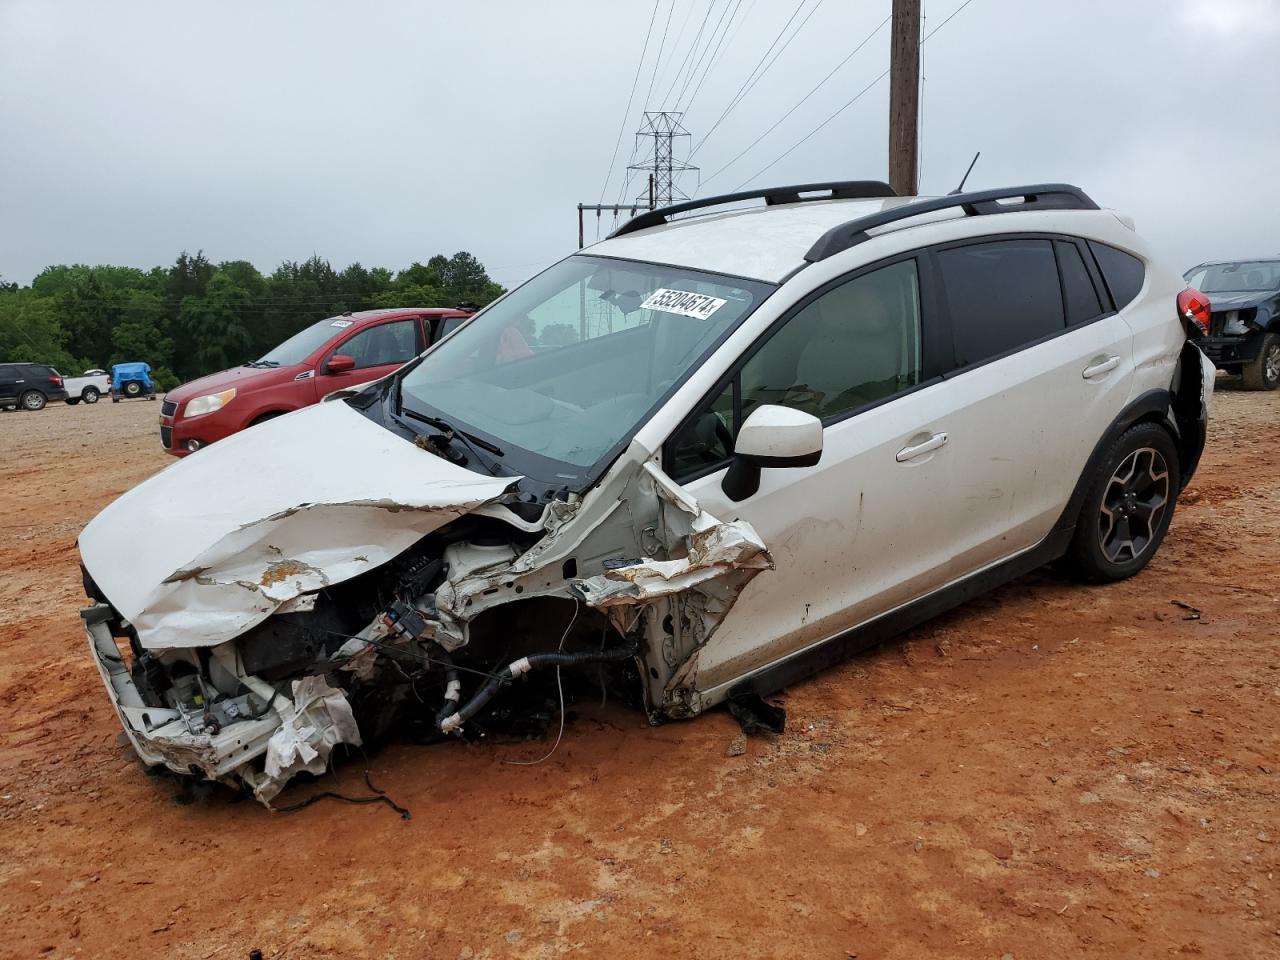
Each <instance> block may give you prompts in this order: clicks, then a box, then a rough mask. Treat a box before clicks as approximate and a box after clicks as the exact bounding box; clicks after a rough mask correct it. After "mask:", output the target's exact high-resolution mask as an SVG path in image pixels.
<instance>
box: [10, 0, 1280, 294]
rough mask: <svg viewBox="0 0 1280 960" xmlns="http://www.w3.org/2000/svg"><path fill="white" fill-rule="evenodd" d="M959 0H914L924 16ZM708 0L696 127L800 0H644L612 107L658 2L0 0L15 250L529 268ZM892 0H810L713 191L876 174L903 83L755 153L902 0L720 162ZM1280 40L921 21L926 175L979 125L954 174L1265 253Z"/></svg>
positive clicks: (1271, 23)
mask: <svg viewBox="0 0 1280 960" xmlns="http://www.w3.org/2000/svg"><path fill="white" fill-rule="evenodd" d="M673 2H674V10H673V11H672V10H671V6H672V3H673ZM963 2H964V0H925V11H926V18H927V23H926V28H925V29H926V31H927V30H930V29H933V28H934V27H936V26H938V25H939V24H940V23H941V22H942V20H943V19H945V18H946V17H947V16H948V15H950V14H951V13H952V12H953V11H955V10H957V9H959V8H960V6H961V5H962V3H963ZM709 4H710V11H711V12H710V17H709V19H708V23H707V28H706V29H707V31H708V32H710V31H712V30H713V29H714V27H715V25H716V24H717V23H720V24H721V30H722V36H723V37H724V41H723V44H722V45H721V46H720V48H719V51H718V54H719V55H718V59H716V60H714V62H712V61H711V60H710V58H708V59H707V60H705V61H703V64H704V66H705V65H706V64H710V69H709V70H707V71H706V73H705V80H704V79H701V78H702V74H701V73H699V74H696V75H695V77H694V80H693V82H692V83H690V84H689V86H688V87H687V88H686V90H685V96H684V98H683V101H682V102H681V106H682V107H683V106H685V105H686V102H687V110H686V113H685V118H684V122H685V126H686V127H687V128H688V129H689V130H690V131H691V132H692V133H693V137H692V138H691V140H690V141H686V143H685V145H684V148H683V149H684V152H687V151H688V149H689V148H690V147H692V146H693V145H695V144H699V141H701V139H702V137H703V135H704V134H706V132H707V131H708V130H709V129H710V128H711V127H712V125H713V124H714V123H715V122H716V121H717V119H718V118H720V117H721V114H722V113H723V112H724V110H725V107H726V106H727V104H728V103H729V101H730V99H731V98H732V97H733V96H734V94H735V92H736V91H737V90H738V89H739V88H740V87H741V85H742V84H743V81H744V80H746V79H747V77H748V75H749V74H750V73H751V71H752V69H753V68H754V67H756V66H757V64H758V63H759V62H760V60H761V57H762V55H764V53H765V51H766V50H767V49H768V48H769V46H770V44H771V43H773V42H774V40H775V38H777V37H778V35H779V31H780V30H782V29H783V27H784V24H786V23H787V21H788V18H790V17H791V15H792V13H793V12H794V11H795V10H796V9H797V2H796V0H659V2H658V6H657V15H656V18H655V19H656V23H655V25H654V27H653V31H652V35H651V36H650V40H649V49H648V52H647V53H646V55H645V59H644V63H643V69H642V70H641V71H640V75H639V83H638V90H637V92H636V95H635V101H634V102H633V104H632V107H631V110H630V113H629V114H626V115H625V121H624V108H625V107H626V104H627V98H628V94H629V92H630V90H631V88H632V83H633V80H634V78H635V77H636V70H637V63H638V61H639V60H640V56H641V49H642V46H643V44H644V40H645V34H646V30H647V29H648V27H649V23H650V18H651V15H652V14H653V12H654V4H653V0H607V2H606V0H581V2H580V0H540V2H536V3H535V2H530V0H469V2H464V3H458V2H437V0H430V2H428V0H416V2H411V0H401V2H390V0H387V2H377V0H370V2H364V3H358V4H357V3H350V2H318V0H307V2H302V0H296V2H295V0H290V2H283V0H282V2H268V0H256V2H235V0H221V2H217V3H212V2H204V3H180V2H173V0H163V2H142V0H130V2H118V3H103V2H73V0H0V277H3V278H4V279H6V280H17V281H20V282H22V283H27V282H29V281H30V280H31V278H32V276H34V275H35V274H36V273H37V272H38V271H39V270H40V269H41V268H42V267H44V266H45V265H47V264H52V263H76V262H81V263H117V264H128V265H135V266H139V267H150V266H153V265H157V264H164V265H167V264H169V263H171V262H172V261H173V260H174V258H175V257H176V255H177V254H178V252H179V251H180V250H183V249H186V250H189V251H193V252H194V251H195V250H196V249H203V250H204V251H205V253H206V254H207V255H208V256H209V257H210V258H211V259H213V260H215V261H216V260H224V259H248V260H251V261H253V262H254V263H255V264H257V266H258V267H259V268H260V269H262V270H264V271H269V270H271V269H272V268H273V267H274V266H275V265H276V264H277V263H279V262H280V261H281V260H283V259H302V258H305V257H307V256H310V255H311V254H312V253H317V254H320V255H321V256H323V257H326V258H328V259H329V260H330V261H331V262H332V263H333V264H334V265H335V266H337V267H342V266H345V265H346V264H347V263H349V262H351V261H354V260H359V261H361V262H362V263H364V264H366V265H385V266H389V267H392V268H398V267H402V266H405V265H407V264H409V263H410V262H412V261H414V260H426V259H427V258H428V257H430V256H431V255H432V254H434V253H437V252H444V253H452V252H454V251H457V250H469V251H471V252H472V253H474V254H476V255H477V256H478V257H479V258H480V259H481V260H482V261H483V262H484V263H485V264H486V265H487V266H488V267H489V268H490V270H491V273H492V274H493V275H494V276H495V278H496V279H498V280H499V281H501V282H503V283H506V284H508V285H510V284H513V283H516V282H518V281H520V280H522V279H524V278H525V277H526V276H528V275H529V274H530V273H532V272H534V271H535V270H537V269H538V268H540V267H542V266H544V265H546V264H547V263H550V262H552V261H554V260H556V259H559V258H560V257H561V256H563V255H565V254H567V253H569V252H570V251H571V250H572V249H573V247H574V246H575V245H576V241H577V237H576V233H577V219H576V218H577V213H576V210H575V204H576V203H577V202H579V201H584V202H589V203H594V202H597V201H598V200H600V199H601V197H602V196H603V197H604V199H605V201H606V202H613V201H614V200H615V199H616V198H617V197H618V196H619V193H620V190H621V188H622V183H623V181H622V168H624V167H625V165H626V162H627V160H628V159H630V155H631V149H632V143H633V138H632V137H631V131H633V130H634V129H636V128H637V127H638V125H639V121H640V114H641V110H642V108H643V107H644V106H645V105H648V106H649V107H650V108H651V109H658V108H659V107H661V106H664V105H665V106H670V105H671V101H672V100H674V99H676V98H677V97H678V94H679V91H680V87H681V86H682V85H683V80H681V81H680V83H679V84H676V85H675V88H674V90H673V91H672V93H671V94H668V90H669V89H671V87H672V84H673V82H674V81H675V80H676V71H677V68H678V67H679V66H680V64H681V62H682V61H683V58H684V57H685V55H686V51H687V50H688V49H689V47H690V45H691V43H692V42H693V40H694V38H695V35H696V34H697V31H698V26H699V25H700V24H701V23H702V21H703V17H704V14H706V12H707V10H708V6H709ZM889 7H890V0H805V2H804V4H803V5H802V7H801V10H800V13H799V14H798V16H797V17H796V18H795V19H794V20H793V21H792V22H791V28H790V30H789V31H787V33H786V34H785V35H784V41H783V42H786V37H789V36H790V35H791V32H792V31H795V30H796V27H797V26H799V25H800V24H801V23H802V22H803V26H802V27H800V29H799V30H798V32H796V33H795V37H794V40H793V41H792V42H790V44H789V45H788V46H787V47H786V49H785V50H784V51H783V52H782V54H781V55H780V56H779V57H778V58H777V59H776V61H775V62H774V63H773V64H772V66H771V67H770V68H769V69H768V72H766V73H765V74H764V75H763V77H762V78H760V79H759V81H758V82H757V83H756V85H755V86H754V87H753V88H752V89H751V90H750V92H749V93H748V94H747V95H746V96H745V97H744V98H743V99H742V101H741V103H740V104H739V105H738V106H737V107H736V108H735V109H734V110H732V111H731V112H730V113H729V114H728V115H727V116H726V117H725V118H724V119H723V120H722V121H721V122H720V124H719V126H718V127H717V128H716V129H715V130H714V132H712V133H711V135H710V136H709V137H708V138H707V140H706V142H705V143H702V144H700V145H699V149H698V150H697V153H696V156H695V157H694V158H693V161H694V163H696V164H697V165H698V166H700V167H701V168H702V172H701V178H702V182H703V186H702V188H701V192H702V193H707V192H723V191H728V190H732V189H734V188H737V187H739V186H741V185H743V184H744V183H747V184H749V185H751V186H767V185H770V184H773V183H794V182H804V181H815V180H822V179H842V178H843V179H848V178H862V177H874V178H882V177H884V176H886V172H887V159H886V117H887V112H888V83H887V81H886V80H881V81H880V82H879V83H877V84H875V85H874V86H872V87H871V88H870V90H869V91H868V92H867V93H866V94H865V95H864V96H862V98H861V99H859V100H858V101H857V102H855V103H854V104H853V105H852V106H850V107H849V108H848V109H847V110H845V111H844V112H843V113H841V114H840V115H839V116H837V117H836V118H835V119H834V120H831V122H829V123H828V124H827V125H826V126H825V127H824V128H823V129H821V130H820V131H819V132H818V133H816V134H814V135H813V136H812V137H810V139H808V140H806V141H805V142H804V143H802V144H800V145H799V146H798V147H796V148H795V149H794V150H792V151H791V152H790V153H789V154H787V155H786V156H785V157H783V158H782V159H781V160H779V161H778V162H777V163H776V164H775V165H773V166H772V167H770V168H769V169H768V170H767V171H765V172H764V173H763V174H762V175H760V176H757V174H760V172H761V170H762V168H764V167H766V165H768V164H770V163H771V162H772V161H774V160H776V159H777V158H778V157H779V156H780V155H782V154H783V153H784V151H787V150H788V149H789V148H791V147H794V146H795V145H796V144H797V142H798V141H800V140H801V138H803V137H805V136H806V135H807V134H809V133H810V132H811V131H813V130H814V128H816V127H817V126H818V125H819V124H820V123H821V122H822V121H823V120H826V119H827V118H828V117H830V116H831V115H832V114H833V113H834V112H835V111H836V110H837V108H839V107H840V106H841V105H842V104H844V103H846V102H848V101H849V100H850V99H851V98H853V97H854V95H855V94H857V93H859V91H861V90H863V89H864V88H865V87H867V85H868V84H871V83H872V81H873V80H875V78H876V77H877V76H879V74H880V73H881V72H882V71H883V70H884V69H885V68H886V66H887V64H888V32H887V29H882V30H880V31H879V32H878V33H876V34H875V35H874V36H873V37H872V39H871V40H870V42H868V43H867V44H866V46H865V47H864V48H863V49H862V50H861V51H860V52H858V53H857V54H855V55H854V56H853V57H852V59H850V60H849V62H848V63H847V64H845V66H844V67H842V68H841V69H840V70H839V71H838V72H837V73H836V74H835V75H834V76H833V77H832V78H831V79H830V80H829V81H828V82H827V83H826V84H825V85H824V86H823V87H822V88H821V89H819V90H818V91H817V92H816V93H814V94H813V95H812V96H811V97H810V98H809V99H808V100H807V101H806V102H805V103H804V104H803V105H801V106H800V107H799V109H797V110H795V112H794V113H793V114H792V115H791V116H790V117H788V118H787V119H786V120H785V121H784V122H783V123H782V124H780V125H779V126H778V127H777V129H776V130H774V131H773V132H772V133H770V134H769V135H768V136H766V137H765V138H764V139H763V140H761V142H760V143H759V144H758V145H756V146H755V147H752V148H751V149H750V150H748V151H747V152H746V153H745V154H744V155H743V156H742V157H741V159H739V160H736V161H735V162H733V163H732V164H731V165H729V166H728V167H727V168H725V169H723V172H720V171H721V170H722V168H724V166H725V164H729V162H730V161H731V160H733V158H734V157H735V156H737V155H738V154H739V153H740V152H741V151H743V149H744V148H746V147H748V146H749V145H750V144H751V143H752V141H754V140H755V139H756V138H757V137H759V136H760V135H761V134H762V133H763V132H764V131H765V130H766V129H768V128H769V127H770V126H771V125H772V124H774V123H775V121H777V120H779V118H781V117H782V116H783V115H784V114H786V112H787V111H788V110H790V109H791V108H792V107H793V106H795V104H796V103H797V102H798V101H799V100H800V99H801V98H802V97H803V96H804V95H805V94H806V93H808V92H809V91H810V90H811V89H812V88H813V87H814V86H815V85H816V84H817V83H818V82H819V81H820V80H822V78H823V77H825V76H826V75H827V74H828V73H829V72H830V71H831V70H832V68H833V67H835V66H836V64H838V63H839V62H840V61H841V60H842V59H843V58H844V57H846V56H847V55H848V54H849V52H850V51H851V50H853V48H854V47H855V46H856V45H857V44H858V43H860V42H861V41H862V40H864V39H865V38H866V37H867V36H868V35H869V34H871V33H872V31H873V30H875V29H876V27H877V25H878V24H880V23H881V21H883V20H884V19H885V17H886V16H887V15H888V12H889ZM669 11H671V12H670V21H669V24H668V12H669ZM722 12H723V13H725V18H724V20H723V21H720V20H719V19H718V18H719V17H720V16H721V14H722ZM806 18H808V19H807V20H806ZM726 25H727V27H728V29H727V30H725V29H724V27H725V26H726ZM708 35H709V33H704V35H703V39H704V41H705V39H706V37H707V36H708ZM710 35H713V36H714V35H715V34H710ZM779 46H780V45H779ZM659 48H661V51H662V60H661V62H660V63H659V64H658V69H657V73H656V79H652V78H653V67H654V63H655V59H656V56H657V54H658V52H659ZM777 49H778V47H775V48H774V51H775V53H776V51H777ZM1277 51H1280V0H1073V2H1069V3H1062V2H1058V3H1046V2H1040V0H972V2H970V3H969V4H968V5H967V6H966V7H965V8H964V9H963V10H960V12H959V14H958V15H957V16H956V17H955V19H954V20H952V21H951V22H949V23H947V24H946V25H945V26H943V27H942V28H941V29H940V30H939V31H938V33H937V35H936V36H935V37H934V38H932V39H930V40H929V41H928V43H927V44H926V45H925V47H924V54H923V58H924V74H925V82H924V99H923V141H922V143H923V148H922V179H921V190H922V192H924V193H945V192H946V191H948V190H950V189H951V188H952V187H954V186H955V185H956V182H957V181H958V180H959V178H960V176H961V174H962V173H963V171H964V168H965V166H966V165H967V164H968V162H969V160H970V158H971V157H972V155H973V153H974V151H976V150H981V151H982V159H981V160H980V161H979V164H978V167H977V168H976V170H975V171H974V174H973V176H972V177H971V178H970V181H969V186H971V187H977V188H981V187H989V186H999V185H1007V184H1013V183H1031V182H1037V181H1044V180H1065V181H1068V182H1072V183H1077V184H1079V185H1081V186H1082V187H1084V188H1085V189H1086V190H1087V191H1088V192H1089V193H1091V194H1092V195H1093V196H1094V197H1095V199H1097V200H1098V201H1099V202H1100V203H1102V204H1103V205H1106V206H1113V207H1116V208H1118V209H1121V210H1124V211H1125V212H1127V213H1129V214H1130V215H1132V216H1133V217H1134V218H1135V219H1136V220H1137V225H1138V228H1139V230H1140V231H1142V232H1143V234H1144V235H1146V236H1147V237H1148V238H1149V239H1150V240H1151V241H1152V242H1153V243H1154V244H1155V245H1156V247H1157V249H1158V250H1159V251H1161V252H1162V253H1163V254H1164V255H1165V256H1166V257H1167V258H1168V261H1169V263H1170V265H1172V266H1175V267H1177V268H1178V269H1179V270H1181V269H1184V268H1185V267H1187V266H1190V265H1192V264H1194V263H1195V262H1197V261H1199V260H1202V259H1208V258H1217V257H1229V256H1248V255H1259V254H1280V228H1278V227H1277V222H1278V220H1280V217H1278V214H1280V176H1278V175H1277V172H1276V171H1277V166H1278V164H1280V106H1278V105H1280V58H1278V57H1277ZM691 59H696V58H691ZM651 83H652V94H651V95H649V88H650V85H651ZM695 91H696V92H695ZM664 101H665V103H664ZM620 125H622V127H623V129H624V131H625V135H624V137H623V139H622V145H621V149H620V150H619V155H618V157H617V160H616V162H615V163H614V165H613V166H612V168H611V167H610V157H611V155H612V154H613V152H614V146H615V143H616V142H617V137H618V132H619V128H620ZM610 171H611V172H610ZM606 176H608V180H607V181H606ZM681 186H682V187H683V188H684V189H685V190H686V191H688V192H689V193H691V194H694V193H697V192H699V181H698V175H697V174H689V175H686V177H685V178H684V179H683V180H682V181H681ZM633 188H634V189H633V190H632V191H631V193H635V192H637V190H638V188H639V184H633ZM611 220H612V218H611V217H606V218H605V219H604V221H603V227H604V229H605V230H607V229H608V228H609V227H610V226H611ZM594 236H595V224H594V222H592V223H591V224H590V225H589V229H588V240H589V241H590V240H591V239H593V238H594Z"/></svg>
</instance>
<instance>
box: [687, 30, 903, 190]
mask: <svg viewBox="0 0 1280 960" xmlns="http://www.w3.org/2000/svg"><path fill="white" fill-rule="evenodd" d="M890 19H892V18H891V17H885V18H884V19H883V20H881V21H880V24H879V26H877V27H876V28H875V29H874V30H872V31H871V32H870V33H869V34H867V36H866V38H865V39H864V40H863V41H862V42H861V43H860V44H858V45H857V46H856V47H854V48H853V50H852V51H851V52H850V53H849V55H848V56H847V57H845V58H844V59H843V60H841V61H840V62H839V63H837V64H836V65H835V67H833V68H832V70H831V72H830V73H828V74H827V75H826V76H825V77H823V78H822V79H821V80H819V81H818V84H817V86H815V87H814V88H813V89H812V90H810V91H809V92H808V93H806V94H805V95H804V96H803V97H801V98H800V100H799V101H798V102H797V103H796V104H795V105H794V106H793V107H792V108H791V109H790V110H788V111H787V112H786V113H784V114H783V115H782V117H781V118H780V119H778V120H777V121H776V122H775V123H774V124H773V126H771V127H770V128H769V129H768V130H766V131H765V132H764V133H762V134H760V136H758V137H756V138H755V139H754V140H753V141H751V143H750V144H748V145H747V147H746V149H744V150H742V151H741V152H740V153H739V154H738V155H737V156H736V157H734V158H733V159H732V160H730V161H729V162H728V163H726V164H724V165H723V166H721V167H720V168H719V169H717V170H716V171H715V173H712V174H711V175H710V176H708V177H707V178H706V180H704V181H703V183H704V184H705V183H706V182H707V180H714V179H715V178H716V177H718V176H719V175H720V174H722V173H724V171H725V170H727V169H729V167H731V166H733V165H734V164H735V163H737V162H738V161H739V160H741V159H742V157H743V156H744V155H745V154H746V153H747V152H748V151H750V150H751V149H752V148H753V147H755V145H756V144H758V143H759V142H760V141H761V140H763V139H764V138H765V137H767V136H768V135H769V134H771V133H773V131H774V130H776V129H778V127H779V126H780V125H781V124H782V123H783V122H784V121H785V120H786V119H787V118H788V117H789V116H791V115H792V114H793V113H795V112H796V111H797V110H798V109H800V107H801V106H803V105H804V103H805V101H806V100H808V99H809V98H810V97H812V96H813V95H814V94H815V93H817V92H818V91H819V90H820V89H822V87H823V86H824V85H825V84H826V82H827V81H828V80H830V79H831V78H832V77H833V76H835V74H836V71H838V70H839V69H840V68H841V67H843V66H844V65H845V64H846V63H848V62H849V61H850V60H852V59H853V57H854V54H856V53H857V52H858V51H859V50H861V49H862V48H863V47H865V46H866V45H867V44H868V43H870V42H871V40H872V38H873V37H875V35H876V34H877V33H879V32H880V31H881V30H883V29H884V27H885V24H887V23H888V22H889V21H890Z"/></svg>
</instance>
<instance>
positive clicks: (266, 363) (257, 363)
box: [245, 360, 280, 367]
mask: <svg viewBox="0 0 1280 960" xmlns="http://www.w3.org/2000/svg"><path fill="white" fill-rule="evenodd" d="M245 366H246V367H278V366H280V361H279V360H250V361H248V362H247V363H245Z"/></svg>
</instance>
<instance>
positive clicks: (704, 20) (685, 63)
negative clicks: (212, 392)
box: [661, 0, 716, 108]
mask: <svg viewBox="0 0 1280 960" xmlns="http://www.w3.org/2000/svg"><path fill="white" fill-rule="evenodd" d="M715 5H716V0H710V2H709V3H708V4H707V12H706V13H704V14H703V15H702V23H701V24H700V25H699V26H698V32H697V33H695V34H694V35H693V43H691V44H690V45H689V49H688V50H687V51H686V52H685V55H684V59H683V60H681V61H680V69H678V70H677V71H676V75H675V77H674V78H673V79H672V80H671V86H670V87H668V88H667V93H666V96H664V97H663V98H662V100H661V103H662V105H663V107H664V108H665V106H666V104H667V103H668V102H669V101H670V100H671V94H672V93H674V92H675V89H676V85H677V84H678V83H679V82H680V78H681V77H682V76H684V68H685V67H686V66H688V65H689V61H690V60H691V59H692V58H693V51H694V50H696V49H697V48H698V41H699V40H701V39H702V31H703V30H705V29H706V28H707V21H708V20H710V19H711V11H712V9H714V8H715Z"/></svg>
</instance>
